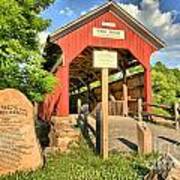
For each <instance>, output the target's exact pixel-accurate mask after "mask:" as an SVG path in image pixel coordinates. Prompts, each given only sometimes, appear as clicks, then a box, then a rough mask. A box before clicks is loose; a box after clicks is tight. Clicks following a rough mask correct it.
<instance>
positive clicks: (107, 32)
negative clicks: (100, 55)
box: [93, 27, 125, 39]
mask: <svg viewBox="0 0 180 180" xmlns="http://www.w3.org/2000/svg"><path fill="white" fill-rule="evenodd" d="M93 36H95V37H101V38H109V39H125V32H124V30H114V29H106V28H95V27H94V28H93Z"/></svg>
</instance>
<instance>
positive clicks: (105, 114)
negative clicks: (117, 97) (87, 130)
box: [101, 68, 109, 159]
mask: <svg viewBox="0 0 180 180" xmlns="http://www.w3.org/2000/svg"><path fill="white" fill-rule="evenodd" d="M102 117H103V126H102V138H101V139H102V143H101V144H102V149H101V155H102V157H103V159H106V158H108V125H109V122H108V69H107V68H104V69H102Z"/></svg>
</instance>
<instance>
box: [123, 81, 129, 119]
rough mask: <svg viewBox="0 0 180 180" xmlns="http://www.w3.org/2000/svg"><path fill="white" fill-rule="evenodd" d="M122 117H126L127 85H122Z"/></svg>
mask: <svg viewBox="0 0 180 180" xmlns="http://www.w3.org/2000/svg"><path fill="white" fill-rule="evenodd" d="M123 116H125V117H127V116H128V89H127V84H125V83H124V84H123Z"/></svg>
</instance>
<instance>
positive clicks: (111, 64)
mask: <svg viewBox="0 0 180 180" xmlns="http://www.w3.org/2000/svg"><path fill="white" fill-rule="evenodd" d="M93 62H94V67H96V68H101V69H102V124H101V126H102V127H101V135H100V139H101V140H100V141H101V143H100V145H101V147H100V154H101V155H102V157H103V159H106V158H108V145H109V141H108V134H109V133H108V132H109V121H108V69H109V68H117V52H115V51H94V61H93Z"/></svg>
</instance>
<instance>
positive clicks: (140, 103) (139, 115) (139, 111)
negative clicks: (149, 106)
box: [138, 98, 143, 121]
mask: <svg viewBox="0 0 180 180" xmlns="http://www.w3.org/2000/svg"><path fill="white" fill-rule="evenodd" d="M142 111H143V107H142V98H138V120H139V121H142V120H143V117H142Z"/></svg>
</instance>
